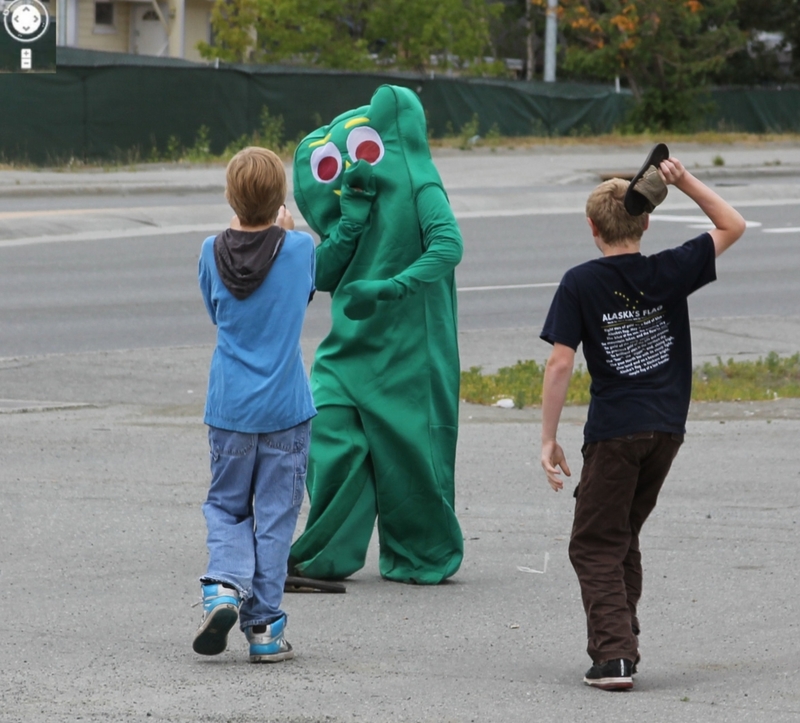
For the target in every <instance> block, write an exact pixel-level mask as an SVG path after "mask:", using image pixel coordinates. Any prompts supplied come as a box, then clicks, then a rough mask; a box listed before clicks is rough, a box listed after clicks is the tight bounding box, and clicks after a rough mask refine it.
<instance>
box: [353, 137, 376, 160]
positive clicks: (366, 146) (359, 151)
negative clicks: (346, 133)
mask: <svg viewBox="0 0 800 723" xmlns="http://www.w3.org/2000/svg"><path fill="white" fill-rule="evenodd" d="M380 156H381V148H380V146H379V145H378V144H377V143H375V141H362V142H361V143H359V144H358V148H356V158H357V159H358V160H359V161H366V162H367V163H375V161H377V160H378V158H380Z"/></svg>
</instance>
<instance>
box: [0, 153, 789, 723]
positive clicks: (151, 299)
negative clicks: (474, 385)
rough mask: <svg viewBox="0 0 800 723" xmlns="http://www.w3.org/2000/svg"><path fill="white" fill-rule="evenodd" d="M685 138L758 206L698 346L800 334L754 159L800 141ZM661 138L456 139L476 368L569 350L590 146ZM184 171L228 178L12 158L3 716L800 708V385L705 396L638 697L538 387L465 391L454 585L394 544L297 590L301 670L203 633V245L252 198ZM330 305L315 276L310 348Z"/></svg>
mask: <svg viewBox="0 0 800 723" xmlns="http://www.w3.org/2000/svg"><path fill="white" fill-rule="evenodd" d="M684 150H685V151H686V153H687V154H689V156H687V157H688V158H692V162H693V163H700V164H702V163H703V158H705V157H706V156H708V157H711V156H713V155H715V154H720V153H722V154H724V155H725V157H726V159H728V162H729V163H730V164H731V165H733V163H734V161H735V162H736V163H737V164H738V165H739V170H736V169H727V168H726V169H723V170H724V171H725V174H726V175H724V178H725V182H727V183H731V182H735V183H746V184H748V185H736V186H720V189H721V190H722V191H723V192H724V193H725V194H728V195H729V197H730V198H731V200H732V201H734V202H735V203H737V205H739V204H740V205H741V207H742V209H743V212H744V214H745V216H746V217H747V219H748V220H750V221H751V222H753V225H752V227H751V228H750V229H749V230H748V232H747V234H746V236H745V238H744V239H742V241H740V242H739V244H738V245H737V246H735V247H734V248H733V249H732V250H731V251H729V252H728V253H727V254H726V255H725V256H723V257H722V259H721V260H720V264H719V276H720V280H719V282H717V283H716V284H712V285H711V286H710V287H708V288H707V289H704V290H702V291H701V292H699V293H698V294H697V295H696V296H695V297H694V298H693V300H692V312H693V329H694V342H695V359H696V360H698V359H713V358H715V355H718V354H725V355H727V354H732V355H740V356H742V357H747V358H754V357H756V356H758V355H761V354H764V353H766V352H767V351H771V350H776V351H779V352H781V353H796V352H797V351H798V349H800V314H798V312H797V309H798V308H800V304H798V301H800V288H798V284H797V279H798V273H797V272H798V268H797V267H798V263H800V260H799V259H798V257H800V253H798V249H797V245H798V243H800V211H798V209H800V205H798V201H800V187H799V186H798V183H797V177H798V176H800V174H798V173H795V175H794V176H792V175H791V173H783V175H782V176H781V177H780V178H775V177H770V178H769V179H767V180H759V179H758V178H753V177H752V175H753V174H752V172H751V171H749V170H747V166H748V164H754V165H757V164H762V165H763V163H764V162H770V163H772V162H773V160H774V159H775V157H776V155H777V154H782V155H781V157H783V158H784V160H785V162H786V163H787V164H788V163H790V162H794V163H798V164H800V147H798V148H788V149H787V148H773V147H767V148H764V149H761V148H756V149H753V148H750V147H747V148H744V149H742V148H733V149H729V148H722V149H717V148H714V149H706V148H700V149H691V148H687V149H684ZM692 153H694V156H692V155H691V154H692ZM640 155H641V153H640V152H639V151H636V152H630V153H629V154H627V155H625V154H621V155H619V154H617V155H614V156H613V157H612V156H608V154H606V153H605V152H604V149H584V150H580V149H578V150H576V151H570V152H564V153H559V154H557V156H558V157H557V158H556V159H555V161H557V162H554V161H553V159H551V158H550V157H549V156H546V155H545V154H540V156H541V157H539V156H537V154H531V155H529V156H524V155H520V154H514V155H512V154H508V155H505V156H502V155H501V154H498V157H497V159H495V158H493V157H488V160H487V157H480V156H478V155H477V154H476V155H474V156H469V155H468V154H467V155H464V156H456V157H454V158H452V159H451V158H445V159H444V160H443V162H442V164H441V168H442V169H443V174H444V175H445V182H446V185H447V186H448V190H449V192H450V198H451V201H452V203H453V207H454V208H455V209H456V212H457V214H458V216H459V219H460V223H461V226H462V229H463V231H464V236H465V245H466V253H465V258H464V261H463V263H462V264H461V266H460V267H459V269H458V281H459V286H460V287H461V293H460V296H459V302H460V320H461V334H460V345H461V354H462V365H464V366H469V365H471V364H473V363H474V364H485V365H487V366H488V367H492V366H494V367H496V366H499V365H502V364H507V363H513V362H514V361H516V359H518V358H541V356H542V355H543V354H545V353H546V345H544V344H542V343H538V344H537V342H536V334H537V333H538V327H539V325H540V324H541V320H542V318H543V315H544V311H545V309H546V307H547V304H548V303H549V299H550V297H551V295H552V292H553V288H554V287H553V286H551V285H550V284H554V283H556V282H557V281H558V279H559V277H560V275H561V273H563V271H564V269H565V268H567V267H568V266H569V265H571V264H572V263H577V262H580V261H582V260H584V259H585V258H588V257H589V256H590V255H591V253H592V248H591V239H590V237H589V235H588V233H587V232H586V229H585V228H584V223H585V222H584V220H583V217H582V213H581V208H582V204H583V200H584V199H585V195H586V192H587V191H588V188H589V181H588V180H586V178H585V176H586V175H587V173H588V172H587V169H589V170H591V169H596V168H600V167H608V166H610V165H612V164H613V165H617V164H619V163H622V161H621V160H620V158H623V160H624V162H625V163H626V164H628V165H630V164H632V163H633V162H635V159H636V158H638V157H639V156H640ZM498 159H499V160H498ZM537 159H538V160H537ZM626 159H627V160H626ZM488 161H491V163H490V162H488ZM759 168H761V166H759ZM770 168H771V169H772V170H774V167H770ZM744 171H747V174H745V175H746V176H747V177H746V178H744V177H743V178H738V177H737V176H736V173H744ZM755 172H756V173H758V172H760V171H758V169H756V171H755ZM187 173H188V174H189V175H191V176H192V178H191V179H190V180H191V184H194V186H202V187H203V188H204V189H205V190H201V192H198V191H197V189H196V188H195V190H193V191H192V190H190V191H189V192H186V191H178V190H174V189H173V190H169V189H167V190H162V191H160V192H159V193H158V194H157V195H148V194H147V193H135V194H132V195H128V196H126V195H124V190H122V189H123V188H128V189H129V188H130V187H131V184H139V186H141V187H143V188H144V187H147V185H148V184H151V183H159V184H161V185H162V186H164V187H167V186H170V184H173V185H175V187H176V188H177V187H178V186H182V187H188V185H191V184H189V181H187V180H186V179H185V178H184V176H186V175H187V174H172V175H170V174H168V173H163V172H161V171H160V170H144V171H141V172H139V171H137V172H135V173H130V174H127V175H126V174H125V173H122V172H120V173H116V174H114V173H108V174H105V173H103V174H94V175H92V174H89V175H90V176H91V178H89V180H88V181H87V180H86V174H83V175H81V174H75V175H74V176H73V175H69V174H58V173H51V174H48V173H44V172H42V173H37V172H24V173H18V172H0V439H1V440H2V446H0V612H1V613H2V614H0V721H3V722H6V721H8V722H9V723H53V722H56V723H61V722H62V721H63V722H67V721H70V722H72V721H82V722H84V723H85V722H86V721H96V722H98V723H100V722H101V721H102V722H103V723H107V722H108V721H112V722H116V721H122V722H124V723H127V722H128V721H169V722H171V723H173V722H174V723H197V722H202V723H212V722H213V723H217V722H219V723H233V722H235V723H270V722H274V723H353V722H354V721H369V723H388V722H391V723H394V722H399V721H407V722H410V723H484V722H488V723H510V722H512V723H528V722H529V721H536V722H537V723H538V722H540V721H541V722H542V723H594V722H595V721H597V720H606V719H607V720H613V721H616V722H618V723H635V722H638V721H642V720H651V721H656V722H658V723H660V722H661V721H665V722H666V721H668V722H669V723H753V722H755V723H796V721H798V720H800V695H798V692H797V684H796V681H797V679H798V676H800V657H799V656H798V653H797V638H798V634H797V633H798V622H797V612H796V610H797V602H796V601H797V599H798V597H800V575H799V574H798V564H797V554H796V552H797V547H798V539H799V538H798V509H800V505H799V504H798V494H797V484H798V480H800V456H798V451H797V440H798V435H800V403H798V400H777V401H769V400H764V401H762V402H757V403H748V404H744V403H740V404H736V403H733V404H704V405H693V408H692V411H691V415H690V421H689V425H688V434H687V441H686V443H685V444H684V447H683V449H682V450H681V453H680V455H679V456H678V458H677V460H676V462H675V465H674V468H673V470H672V472H671V474H670V477H669V479H668V480H667V484H666V485H665V488H664V491H663V492H662V494H661V497H660V500H659V506H658V508H657V509H656V510H655V512H654V514H653V515H652V516H651V518H650V520H649V521H648V523H647V526H646V527H645V529H644V532H643V535H642V548H643V554H644V565H645V591H644V597H643V600H642V604H641V606H640V617H641V620H642V624H643V633H642V636H641V639H640V643H641V650H642V656H643V660H642V665H641V672H640V674H639V675H638V676H637V679H636V687H635V688H634V690H633V691H632V692H631V693H629V694H628V693H622V694H608V693H603V692H601V691H597V690H592V689H589V688H587V687H585V686H583V685H582V684H581V682H580V681H581V676H582V674H583V672H584V670H585V669H586V667H588V658H587V657H586V654H585V652H584V647H585V633H584V624H585V623H584V620H583V613H582V610H581V605H580V595H579V590H578V585H577V582H576V580H575V577H574V573H573V572H572V570H571V567H570V565H569V561H568V558H567V541H568V539H569V531H570V525H571V513H572V498H571V497H570V495H569V492H567V493H566V494H560V495H557V494H554V493H553V492H552V491H551V490H550V488H549V487H548V486H547V484H546V482H545V480H544V476H543V474H542V473H541V470H539V469H538V464H537V450H536V444H535V440H536V438H537V436H538V432H539V430H538V424H539V411H538V410H536V409H524V410H504V409H498V408H491V407H476V406H472V405H462V408H461V425H460V431H459V449H458V459H457V473H456V478H457V483H456V484H457V494H456V510H457V514H458V517H459V520H460V522H461V525H462V529H463V532H464V537H465V548H466V555H465V560H464V564H463V566H462V568H461V569H460V570H459V572H458V574H457V575H456V576H455V577H454V578H453V580H452V581H451V582H449V583H448V584H445V585H441V586H436V587H432V588H431V587H424V586H404V585H397V584H392V583H387V582H385V581H382V580H381V579H380V577H379V575H378V573H377V562H376V558H377V545H376V544H375V542H374V541H373V545H372V547H371V549H370V552H369V555H368V559H367V565H366V566H365V568H364V569H363V570H362V571H360V572H359V573H357V574H356V575H354V576H353V578H352V579H351V580H350V582H349V584H348V592H347V594H346V595H338V596H326V595H291V596H288V598H287V600H286V609H287V610H288V612H289V616H290V622H289V639H290V640H291V642H292V644H293V646H294V647H295V650H296V651H297V658H296V659H295V660H294V661H292V662H291V663H286V664H281V665H279V666H252V665H249V664H248V663H247V662H246V660H247V658H246V647H245V643H244V639H243V637H242V636H241V635H239V634H238V633H237V632H234V634H233V635H232V636H231V639H230V644H229V649H228V651H226V652H225V653H224V654H223V655H221V656H218V657H215V658H211V659H201V658H200V657H199V656H196V655H194V654H193V653H192V651H191V647H190V641H191V638H192V634H193V632H194V630H195V628H196V626H197V624H198V622H199V620H200V613H199V609H198V608H196V607H195V608H192V607H191V606H192V604H193V603H195V602H196V601H197V599H198V592H199V588H198V584H197V578H198V576H199V575H200V574H202V571H203V569H204V565H205V562H206V552H205V545H204V539H205V528H204V522H203V518H202V513H201V511H200V505H201V503H202V500H203V499H204V496H205V493H206V491H207V484H208V464H207V454H208V449H207V443H206V440H205V429H204V427H203V425H202V422H201V420H202V408H203V401H204V400H203V390H204V388H205V386H204V385H205V381H206V378H207V373H208V361H209V357H210V354H211V349H212V345H213V327H211V325H210V323H209V322H208V321H207V319H206V316H205V311H204V309H203V307H202V303H201V301H200V298H199V294H198V291H197V287H196V280H195V264H196V258H197V252H198V248H199V244H200V241H201V239H202V237H203V235H204V233H206V232H210V231H211V229H212V228H216V227H217V226H219V224H220V223H224V222H225V221H226V220H227V217H228V214H229V211H228V210H227V209H226V208H225V207H224V206H223V205H222V204H220V202H219V193H218V192H213V193H212V192H209V191H208V188H206V187H210V186H213V185H214V184H215V183H218V176H219V172H218V169H210V170H208V172H207V173H205V175H204V173H201V172H199V171H195V170H193V169H189V171H188V172H187ZM166 176H169V177H168V178H166ZM165 178H166V180H165ZM476 179H478V180H477V181H476ZM512 182H513V184H512ZM536 183H539V184H540V185H539V186H536V185H535V184H536ZM26 184H27V186H28V187H26ZM37 184H40V185H42V186H45V187H47V188H50V189H51V191H52V189H54V188H60V189H61V190H60V191H59V193H58V194H56V193H54V192H50V193H49V194H48V195H45V196H42V195H41V191H40V190H39V189H36V188H33V189H31V188H30V186H36V185H37ZM18 185H19V186H20V187H21V189H20V188H18ZM78 186H80V187H81V188H82V189H83V190H81V191H80V192H74V193H73V192H72V191H73V190H74V188H73V187H78ZM115 186H116V188H114V190H115V193H113V194H107V193H106V191H107V190H108V189H109V188H113V187H115ZM521 189H522V190H521ZM139 190H141V189H139ZM18 191H20V192H18ZM59 194H67V195H59ZM658 215H659V216H670V217H672V219H673V220H671V221H668V220H663V219H662V220H659V219H654V220H653V223H652V228H651V230H650V231H648V233H647V235H646V237H645V238H646V242H645V243H646V248H647V249H648V250H650V249H652V250H655V249H656V248H661V247H663V246H665V245H671V244H672V243H675V242H678V241H680V240H683V239H685V238H688V237H689V236H691V235H693V234H695V233H697V232H699V231H700V230H701V229H697V228H690V227H693V226H697V225H702V223H703V221H702V219H699V218H697V214H696V212H694V211H692V209H691V208H690V207H688V206H687V205H686V204H685V203H682V202H681V199H680V198H679V197H677V196H675V195H671V196H670V199H668V202H667V203H666V204H665V205H664V207H663V211H662V212H661V213H660V214H658ZM687 216H688V217H690V218H689V219H688V220H686V218H682V219H681V220H676V217H687ZM758 223H760V224H761V225H760V226H758V225H755V224H758ZM186 226H190V227H191V228H189V229H187V228H186ZM777 230H780V231H781V232H780V233H777V232H776V231H777ZM536 284H548V286H536ZM518 285H522V286H525V288H512V287H514V286H518ZM476 287H479V288H476ZM484 287H490V288H484ZM326 314H327V311H326V306H325V299H324V295H320V297H319V298H318V299H317V300H315V302H314V304H313V305H312V308H311V312H310V317H309V323H308V326H307V329H306V334H305V339H304V347H305V349H306V358H307V360H310V358H311V357H312V355H313V349H314V344H315V340H316V339H318V338H319V336H321V335H322V334H323V333H324V331H325V329H326ZM585 412H586V410H585V408H573V407H571V408H567V409H566V410H565V413H564V416H563V422H562V428H561V441H562V444H563V445H564V448H565V450H566V453H567V455H568V458H569V459H570V462H571V466H572V469H573V473H574V474H575V475H576V476H577V475H578V474H579V472H580V470H579V467H580V455H579V450H580V446H581V428H582V423H583V421H584V419H585ZM301 514H302V517H301V523H300V525H301V527H302V525H303V521H304V519H305V516H306V515H307V508H305V507H304V509H303V512H302V513H301Z"/></svg>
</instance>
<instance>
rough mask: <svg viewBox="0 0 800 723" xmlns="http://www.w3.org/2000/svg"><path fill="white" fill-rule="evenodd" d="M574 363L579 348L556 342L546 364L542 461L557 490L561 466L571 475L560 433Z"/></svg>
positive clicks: (559, 484) (549, 480)
mask: <svg viewBox="0 0 800 723" xmlns="http://www.w3.org/2000/svg"><path fill="white" fill-rule="evenodd" d="M574 365H575V350H574V349H572V348H571V347H568V346H567V345H566V344H559V343H555V344H553V351H552V353H551V354H550V358H549V359H548V360H547V364H546V366H545V370H544V382H543V384H542V457H541V462H542V468H543V469H544V471H545V474H546V475H547V481H548V482H549V483H550V486H551V487H552V488H553V489H554V490H555V491H556V492H558V491H559V490H560V489H562V488H563V487H564V482H563V480H562V479H561V471H559V468H560V469H561V470H562V471H563V472H564V474H565V475H567V477H569V476H570V475H571V472H570V471H569V465H568V464H567V459H566V457H565V456H564V450H563V449H561V445H560V444H559V443H558V442H557V441H556V433H557V432H558V422H559V420H560V419H561V410H562V409H563V408H564V402H565V400H566V398H567V389H568V388H569V380H570V377H571V376H572V368H573V366H574Z"/></svg>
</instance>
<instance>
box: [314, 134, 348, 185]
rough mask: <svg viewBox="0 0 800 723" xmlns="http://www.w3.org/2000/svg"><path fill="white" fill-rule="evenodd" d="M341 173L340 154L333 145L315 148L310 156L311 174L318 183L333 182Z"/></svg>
mask: <svg viewBox="0 0 800 723" xmlns="http://www.w3.org/2000/svg"><path fill="white" fill-rule="evenodd" d="M341 172H342V154H341V153H339V149H338V148H337V147H336V146H335V145H333V143H326V144H325V145H324V146H320V147H319V148H315V149H314V152H313V153H312V154H311V173H313V174H314V178H316V179H317V180H318V181H319V182H320V183H330V182H331V181H335V180H336V178H337V177H338V175H339V174H340V173H341Z"/></svg>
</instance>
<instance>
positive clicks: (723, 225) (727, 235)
mask: <svg viewBox="0 0 800 723" xmlns="http://www.w3.org/2000/svg"><path fill="white" fill-rule="evenodd" d="M659 170H660V171H661V175H662V176H663V178H664V182H665V183H667V184H670V185H673V186H675V188H677V189H678V190H679V191H683V193H685V194H686V195H687V196H688V197H689V198H691V199H692V201H694V202H695V203H696V204H697V205H698V206H699V207H700V210H701V211H703V213H705V215H706V216H708V218H709V219H711V223H713V224H714V226H715V228H714V229H713V230H711V231H709V234H710V235H711V238H712V239H713V240H714V249H715V251H716V255H717V256H719V255H720V254H721V253H722V252H723V251H725V250H726V249H728V248H729V247H730V246H732V245H733V244H734V243H735V242H736V241H738V240H739V238H741V236H742V234H743V233H744V231H745V228H746V227H747V225H746V223H745V220H744V218H742V215H741V214H740V213H739V212H738V211H737V210H736V209H735V208H733V206H731V205H730V204H729V203H728V202H727V201H724V200H723V199H722V198H721V197H720V196H719V195H717V194H716V193H715V192H714V191H712V190H711V189H710V188H709V187H708V186H706V184H705V183H703V182H702V181H700V180H698V179H697V178H695V177H694V176H693V175H692V174H691V173H689V171H687V170H686V169H685V168H684V167H683V164H682V163H681V162H680V161H679V160H678V159H677V158H668V159H667V160H666V161H663V162H662V163H661V166H660V167H659Z"/></svg>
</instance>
